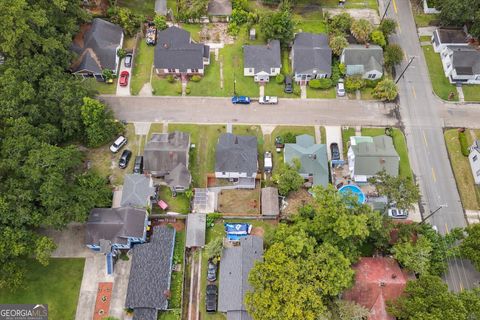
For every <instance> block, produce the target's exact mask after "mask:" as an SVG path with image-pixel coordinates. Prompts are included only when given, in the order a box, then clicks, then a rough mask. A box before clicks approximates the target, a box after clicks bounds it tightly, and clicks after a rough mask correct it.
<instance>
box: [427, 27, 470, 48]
mask: <svg viewBox="0 0 480 320" xmlns="http://www.w3.org/2000/svg"><path fill="white" fill-rule="evenodd" d="M468 39H469V36H468V34H467V33H466V29H465V28H464V29H459V28H455V29H451V28H438V29H436V30H435V31H433V34H432V46H433V50H434V51H435V52H437V53H440V52H442V51H443V50H444V49H445V48H446V47H448V46H464V47H466V46H468Z"/></svg>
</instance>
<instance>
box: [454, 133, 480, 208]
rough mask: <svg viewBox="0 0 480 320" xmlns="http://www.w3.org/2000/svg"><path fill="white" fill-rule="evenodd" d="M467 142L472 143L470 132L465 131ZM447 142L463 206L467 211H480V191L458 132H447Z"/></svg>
mask: <svg viewBox="0 0 480 320" xmlns="http://www.w3.org/2000/svg"><path fill="white" fill-rule="evenodd" d="M465 135H466V137H467V140H468V142H469V144H470V143H472V139H471V136H470V132H469V130H466V131H465ZM445 142H446V144H447V150H448V156H449V158H450V164H451V166H452V169H453V174H454V176H455V181H456V182H457V188H458V192H459V193H460V199H461V200H462V205H463V207H464V208H465V209H467V210H479V209H480V202H479V198H480V190H479V188H478V187H477V186H475V181H474V179H473V176H472V171H471V168H470V163H469V162H468V157H465V156H463V154H462V152H461V150H460V141H459V139H458V130H457V129H450V130H446V131H445Z"/></svg>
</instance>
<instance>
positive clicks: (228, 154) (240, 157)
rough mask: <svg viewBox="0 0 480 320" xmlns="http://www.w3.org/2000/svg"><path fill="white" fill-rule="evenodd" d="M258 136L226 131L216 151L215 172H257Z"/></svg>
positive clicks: (250, 173)
mask: <svg viewBox="0 0 480 320" xmlns="http://www.w3.org/2000/svg"><path fill="white" fill-rule="evenodd" d="M257 156H258V151H257V137H255V136H237V135H234V134H231V133H224V134H222V135H221V136H220V138H219V139H218V144H217V149H216V151H215V172H246V173H247V175H249V176H251V175H252V174H253V173H255V172H257V169H258V163H257Z"/></svg>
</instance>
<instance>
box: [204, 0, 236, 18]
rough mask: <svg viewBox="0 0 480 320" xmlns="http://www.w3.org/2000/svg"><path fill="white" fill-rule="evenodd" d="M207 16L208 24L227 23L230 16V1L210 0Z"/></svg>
mask: <svg viewBox="0 0 480 320" xmlns="http://www.w3.org/2000/svg"><path fill="white" fill-rule="evenodd" d="M207 15H208V17H209V19H210V22H228V21H230V16H231V15H232V2H231V1H230V0H210V1H209V2H208V8H207Z"/></svg>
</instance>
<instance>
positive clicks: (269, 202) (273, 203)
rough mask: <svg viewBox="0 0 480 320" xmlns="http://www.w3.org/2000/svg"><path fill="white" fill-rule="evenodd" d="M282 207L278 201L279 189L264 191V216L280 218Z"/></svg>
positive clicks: (266, 189) (264, 189)
mask: <svg viewBox="0 0 480 320" xmlns="http://www.w3.org/2000/svg"><path fill="white" fill-rule="evenodd" d="M279 213H280V205H279V201H278V189H277V188H273V187H267V188H263V189H262V214H263V215H264V216H278V215H279Z"/></svg>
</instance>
